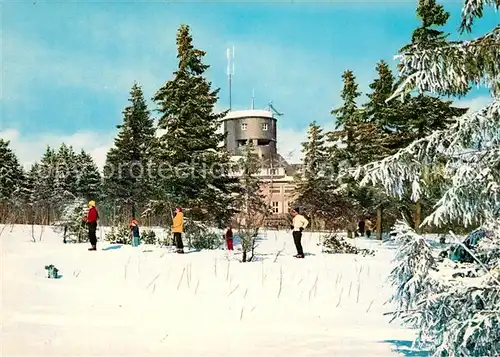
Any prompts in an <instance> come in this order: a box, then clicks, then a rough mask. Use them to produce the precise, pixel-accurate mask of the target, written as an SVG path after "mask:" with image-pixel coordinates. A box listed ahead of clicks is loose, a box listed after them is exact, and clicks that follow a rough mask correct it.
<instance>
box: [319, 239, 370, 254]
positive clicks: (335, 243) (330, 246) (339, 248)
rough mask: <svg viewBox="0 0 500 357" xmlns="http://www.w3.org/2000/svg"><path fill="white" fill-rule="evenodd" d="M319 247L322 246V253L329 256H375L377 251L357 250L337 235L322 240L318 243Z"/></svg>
mask: <svg viewBox="0 0 500 357" xmlns="http://www.w3.org/2000/svg"><path fill="white" fill-rule="evenodd" d="M318 245H321V246H322V249H321V251H322V252H323V253H327V254H360V255H362V256H367V255H375V251H373V250H370V249H361V248H356V247H355V246H353V245H352V244H350V243H348V242H346V241H345V240H344V239H343V238H339V237H338V236H337V234H335V233H330V234H328V235H325V236H324V237H323V238H322V242H321V243H318Z"/></svg>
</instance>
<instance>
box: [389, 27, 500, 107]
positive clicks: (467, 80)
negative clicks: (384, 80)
mask: <svg viewBox="0 0 500 357" xmlns="http://www.w3.org/2000/svg"><path fill="white" fill-rule="evenodd" d="M395 58H396V59H399V60H400V66H399V67H400V70H399V72H400V76H401V78H404V82H403V84H402V85H400V86H399V88H398V89H397V91H396V93H394V94H393V95H392V96H391V97H390V98H389V99H387V101H390V100H392V99H394V98H395V97H396V96H397V95H399V94H400V93H401V92H404V93H408V92H410V91H411V90H413V89H417V90H419V91H421V92H425V91H428V92H431V93H436V94H440V95H459V96H463V95H465V94H466V93H467V92H468V91H469V90H470V87H469V86H470V84H475V85H483V86H486V87H488V88H490V90H491V92H492V94H493V95H494V96H500V70H499V66H498V63H500V25H497V26H496V27H495V28H494V29H493V30H492V31H491V32H489V33H487V34H486V35H484V36H481V37H478V38H476V39H474V40H471V41H453V42H446V43H444V44H443V45H441V46H438V47H435V48H431V49H429V48H424V47H423V45H422V44H415V45H412V46H409V47H408V49H406V50H405V51H404V52H403V53H401V54H399V55H397V56H395Z"/></svg>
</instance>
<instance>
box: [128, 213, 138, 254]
mask: <svg viewBox="0 0 500 357" xmlns="http://www.w3.org/2000/svg"><path fill="white" fill-rule="evenodd" d="M129 228H130V231H131V232H132V247H138V246H139V239H140V235H139V222H137V220H136V219H135V218H132V222H130V225H129Z"/></svg>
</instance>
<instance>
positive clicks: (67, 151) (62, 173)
mask: <svg viewBox="0 0 500 357" xmlns="http://www.w3.org/2000/svg"><path fill="white" fill-rule="evenodd" d="M75 159H76V155H75V152H74V151H73V148H72V147H68V146H67V145H66V144H64V143H63V144H61V146H60V148H59V150H58V152H57V153H56V168H55V181H54V197H55V198H57V200H58V201H59V202H61V201H67V200H72V199H74V198H75V195H76V186H75V183H76V167H75Z"/></svg>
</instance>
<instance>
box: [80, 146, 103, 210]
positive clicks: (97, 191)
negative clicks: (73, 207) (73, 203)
mask: <svg viewBox="0 0 500 357" xmlns="http://www.w3.org/2000/svg"><path fill="white" fill-rule="evenodd" d="M76 171H77V173H78V178H77V183H76V195H77V197H81V198H85V199H86V200H87V201H90V200H94V201H99V200H100V199H101V198H102V194H103V193H102V180H101V174H100V173H99V169H98V167H97V165H96V164H95V162H94V159H93V158H92V156H90V155H89V154H88V153H86V152H85V151H84V150H82V151H81V152H80V154H79V155H78V156H77V157H76Z"/></svg>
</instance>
